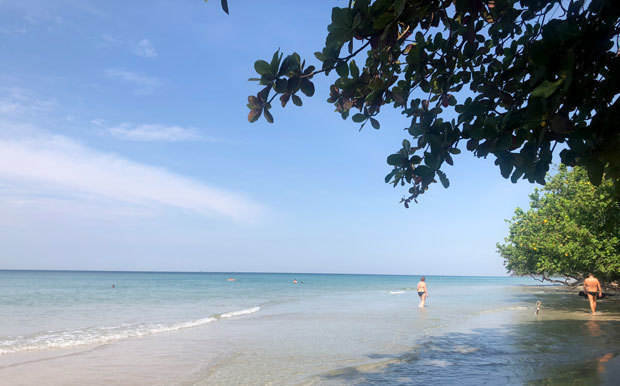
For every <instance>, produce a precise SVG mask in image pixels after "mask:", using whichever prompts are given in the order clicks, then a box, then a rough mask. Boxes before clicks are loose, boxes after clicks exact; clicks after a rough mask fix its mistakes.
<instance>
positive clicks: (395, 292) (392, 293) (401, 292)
mask: <svg viewBox="0 0 620 386" xmlns="http://www.w3.org/2000/svg"><path fill="white" fill-rule="evenodd" d="M404 293H405V291H390V294H391V295H399V294H404Z"/></svg>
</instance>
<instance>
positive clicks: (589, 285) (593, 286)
mask: <svg viewBox="0 0 620 386" xmlns="http://www.w3.org/2000/svg"><path fill="white" fill-rule="evenodd" d="M583 292H585V293H586V296H587V297H588V300H589V301H590V310H592V313H593V314H594V312H596V299H597V298H600V297H601V296H603V290H602V289H601V283H600V282H599V281H598V279H597V278H595V277H594V275H593V274H589V275H588V278H587V279H586V280H584V281H583Z"/></svg>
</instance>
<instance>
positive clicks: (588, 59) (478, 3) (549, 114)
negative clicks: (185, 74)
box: [222, 0, 620, 206]
mask: <svg viewBox="0 0 620 386" xmlns="http://www.w3.org/2000/svg"><path fill="white" fill-rule="evenodd" d="M222 5H223V6H225V10H226V11H227V10H228V6H227V2H226V0H222ZM619 34H620V2H619V1H617V0H563V1H562V0H374V1H371V0H355V1H349V2H348V6H346V7H335V8H333V9H332V14H331V23H330V24H329V25H328V26H327V37H326V39H325V46H324V47H323V48H322V49H321V51H318V52H316V53H315V57H316V59H317V60H318V61H319V64H318V65H317V66H316V67H315V66H314V65H309V64H306V61H305V60H302V58H301V57H300V56H299V55H298V54H297V53H291V54H289V55H286V56H285V55H284V54H283V53H280V52H279V51H276V52H275V53H274V54H273V56H272V58H271V59H270V60H268V61H265V60H258V61H256V63H255V64H254V68H255V70H256V72H257V73H258V75H259V77H257V78H252V79H251V80H254V81H256V82H258V84H259V85H260V91H259V92H258V93H257V94H256V95H252V96H249V97H248V102H249V103H248V108H249V109H250V113H249V115H248V119H249V121H250V122H255V121H256V120H258V119H259V118H260V117H261V116H263V117H264V118H265V119H266V120H267V121H268V122H273V120H274V118H273V114H272V107H273V105H272V103H273V102H274V99H275V98H276V97H279V102H280V104H281V105H282V107H285V106H286V105H287V104H288V103H289V102H290V101H292V102H293V104H295V105H297V106H301V105H302V103H303V100H302V98H301V95H302V94H303V95H305V96H307V97H311V96H312V95H313V94H314V92H315V87H314V83H313V81H312V79H313V77H314V76H316V75H317V74H319V73H324V74H325V75H328V74H330V73H331V72H332V71H335V72H336V74H337V78H336V79H335V81H334V83H333V84H332V85H331V86H330V89H329V91H330V95H329V99H328V102H329V103H333V104H334V106H335V108H336V111H337V112H338V113H339V114H340V115H341V116H342V118H343V119H347V118H348V117H349V116H350V117H351V119H352V120H353V121H354V122H358V123H360V124H361V127H360V129H361V128H363V127H365V126H366V125H369V126H371V127H373V128H375V129H379V128H380V127H381V124H380V121H379V119H378V118H379V117H378V116H379V114H380V112H381V111H382V109H383V108H385V107H387V106H389V105H391V106H393V107H394V108H396V109H398V110H400V111H401V112H402V114H403V115H404V116H405V117H406V121H407V127H405V128H404V129H405V130H406V132H407V133H408V135H407V137H406V138H405V139H404V140H403V141H402V144H401V145H400V147H399V149H398V150H397V151H395V152H394V154H391V155H389V156H388V157H387V163H388V164H389V165H391V166H392V168H393V169H392V170H391V171H390V173H389V174H388V175H387V176H386V178H385V181H386V182H388V183H391V184H393V185H394V186H398V185H399V184H400V185H408V186H409V194H408V195H406V196H405V197H403V200H402V201H403V202H404V204H405V206H408V204H409V203H410V201H411V200H416V198H417V197H418V196H419V195H420V194H423V193H424V192H425V191H426V190H427V189H428V187H429V185H431V184H432V183H434V182H436V181H437V179H438V180H439V181H440V182H441V183H442V185H443V186H444V187H448V185H449V180H448V177H447V175H446V173H445V171H444V169H445V165H446V164H447V165H452V164H453V163H454V158H455V157H454V156H456V155H458V154H459V153H461V151H462V150H465V149H466V150H468V151H470V152H473V153H474V154H475V155H476V156H477V157H482V158H486V157H487V156H489V155H493V157H494V158H495V164H496V165H498V166H499V169H500V172H501V174H502V176H504V177H505V178H510V179H511V180H512V181H513V182H517V180H519V179H522V178H523V179H527V180H528V181H530V182H538V183H540V184H544V183H545V175H546V173H547V172H548V170H549V165H550V164H551V162H552V156H553V153H554V151H555V150H556V146H557V145H558V144H561V145H560V147H559V148H558V151H559V156H560V159H561V162H562V163H563V164H565V165H569V166H575V165H581V166H583V167H584V168H585V170H586V171H587V174H588V176H589V180H590V181H591V182H592V183H593V184H595V185H598V184H600V183H601V181H602V177H603V174H605V175H606V176H607V178H608V179H609V180H613V181H616V182H615V183H616V185H617V186H618V185H619V183H618V182H617V181H620V130H618V124H617V122H618V120H619V119H620V101H619V100H618V99H619V98H618V95H619V94H620V51H619V46H618V38H619ZM560 150H561V151H560ZM617 191H620V189H617ZM416 202H417V200H416Z"/></svg>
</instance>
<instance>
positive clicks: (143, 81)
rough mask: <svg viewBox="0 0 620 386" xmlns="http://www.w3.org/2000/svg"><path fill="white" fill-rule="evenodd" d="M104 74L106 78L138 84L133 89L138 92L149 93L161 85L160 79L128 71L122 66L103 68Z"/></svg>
mask: <svg viewBox="0 0 620 386" xmlns="http://www.w3.org/2000/svg"><path fill="white" fill-rule="evenodd" d="M105 75H106V77H108V79H112V80H120V81H124V82H128V83H132V84H134V85H136V86H138V87H139V88H138V89H136V90H135V92H136V93H138V94H148V93H151V92H153V91H154V90H155V89H156V88H158V87H159V86H161V81H160V80H159V79H157V78H156V77H153V76H148V75H144V74H141V73H138V72H133V71H129V70H126V69H124V68H109V69H107V70H105Z"/></svg>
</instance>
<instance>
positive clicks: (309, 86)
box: [300, 78, 314, 97]
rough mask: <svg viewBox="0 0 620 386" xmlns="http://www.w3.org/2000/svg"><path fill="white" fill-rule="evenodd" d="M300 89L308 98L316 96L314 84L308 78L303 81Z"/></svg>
mask: <svg viewBox="0 0 620 386" xmlns="http://www.w3.org/2000/svg"><path fill="white" fill-rule="evenodd" d="M300 88H301V92H303V93H304V94H306V96H309V97H311V96H313V95H314V83H312V82H311V81H310V80H308V78H303V79H302V81H301V86H300Z"/></svg>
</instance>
